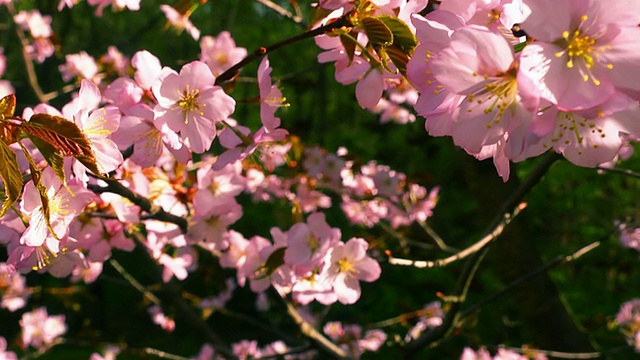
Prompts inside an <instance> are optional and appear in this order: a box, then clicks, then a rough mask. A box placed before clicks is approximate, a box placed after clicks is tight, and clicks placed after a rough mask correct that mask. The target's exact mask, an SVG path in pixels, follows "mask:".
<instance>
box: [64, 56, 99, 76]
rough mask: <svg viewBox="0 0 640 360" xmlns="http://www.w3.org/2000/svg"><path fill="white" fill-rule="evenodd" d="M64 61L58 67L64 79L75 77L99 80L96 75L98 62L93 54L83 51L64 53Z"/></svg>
mask: <svg viewBox="0 0 640 360" xmlns="http://www.w3.org/2000/svg"><path fill="white" fill-rule="evenodd" d="M65 61H66V62H65V64H64V65H60V66H59V67H58V69H59V70H60V73H61V74H62V79H63V80H64V81H69V80H71V79H74V78H76V77H80V78H84V79H89V80H92V81H98V80H99V79H98V78H97V77H96V76H97V75H98V64H97V63H96V60H95V59H94V58H93V56H90V55H89V54H87V53H86V52H85V51H81V52H79V53H77V54H69V55H65Z"/></svg>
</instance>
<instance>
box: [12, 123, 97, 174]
mask: <svg viewBox="0 0 640 360" xmlns="http://www.w3.org/2000/svg"><path fill="white" fill-rule="evenodd" d="M20 129H21V130H22V131H23V132H25V133H27V134H28V135H30V137H31V138H33V137H37V138H39V139H41V140H43V141H44V142H46V143H48V144H49V145H51V146H52V147H53V148H54V149H55V152H57V153H58V154H59V155H61V156H73V157H74V158H75V159H76V160H78V161H80V162H81V163H82V165H84V166H86V167H87V169H89V170H90V171H91V172H93V173H94V174H96V175H101V173H100V170H99V169H98V165H97V163H96V161H97V160H96V157H95V154H94V153H93V151H92V150H91V142H90V141H89V139H88V138H87V137H86V136H85V134H84V133H83V132H82V130H80V128H79V127H78V126H77V125H76V124H75V123H73V122H71V121H69V120H67V119H65V118H62V117H59V116H53V115H49V114H34V115H33V116H31V119H30V120H29V121H28V122H23V123H21V125H20ZM50 164H51V163H50ZM51 165H52V166H53V164H51Z"/></svg>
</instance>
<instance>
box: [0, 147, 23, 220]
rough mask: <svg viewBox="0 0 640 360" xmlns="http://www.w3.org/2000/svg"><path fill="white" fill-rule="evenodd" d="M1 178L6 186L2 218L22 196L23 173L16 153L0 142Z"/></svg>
mask: <svg viewBox="0 0 640 360" xmlns="http://www.w3.org/2000/svg"><path fill="white" fill-rule="evenodd" d="M0 177H1V178H2V183H3V184H4V195H5V198H4V202H3V203H2V209H0V217H2V216H4V214H5V213H6V212H7V210H8V209H9V208H10V207H11V206H12V205H13V204H14V203H15V202H16V201H18V199H19V198H20V195H22V185H23V184H22V173H21V172H20V166H19V165H18V158H17V157H16V153H15V152H14V151H13V150H11V148H10V147H9V145H7V144H6V143H5V142H4V141H1V140H0Z"/></svg>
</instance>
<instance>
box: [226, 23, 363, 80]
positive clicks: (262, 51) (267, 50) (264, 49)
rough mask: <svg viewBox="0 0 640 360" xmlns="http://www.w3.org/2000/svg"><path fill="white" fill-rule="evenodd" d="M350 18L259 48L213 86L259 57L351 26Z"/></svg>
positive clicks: (230, 77)
mask: <svg viewBox="0 0 640 360" xmlns="http://www.w3.org/2000/svg"><path fill="white" fill-rule="evenodd" d="M350 16H351V14H350V13H348V14H345V15H343V16H342V17H340V18H338V19H336V21H334V22H331V23H328V24H326V25H323V26H320V27H318V28H315V29H313V30H310V31H307V32H305V33H302V34H299V35H296V36H294V37H292V38H289V39H286V40H283V41H281V42H279V43H276V44H274V45H271V46H268V47H261V48H259V49H257V50H255V51H254V52H253V53H251V54H249V55H247V56H246V57H245V58H244V59H242V60H240V62H239V63H237V64H235V65H233V66H232V67H230V68H229V69H227V70H226V71H225V72H223V73H222V74H220V76H218V77H217V78H216V82H215V85H218V86H220V85H222V84H223V83H225V82H226V81H229V80H231V79H232V78H233V77H234V76H236V75H237V74H238V72H239V71H240V69H242V68H243V67H245V66H246V65H247V64H250V63H251V62H253V61H255V60H257V59H260V58H261V57H263V56H264V55H266V54H268V53H270V52H272V51H275V50H278V49H280V48H281V47H284V46H287V45H290V44H293V43H295V42H298V41H300V40H304V39H309V38H313V37H316V36H318V35H322V34H324V33H326V32H328V31H331V30H335V29H339V28H341V27H345V26H353V24H351V21H350V20H349V17H350Z"/></svg>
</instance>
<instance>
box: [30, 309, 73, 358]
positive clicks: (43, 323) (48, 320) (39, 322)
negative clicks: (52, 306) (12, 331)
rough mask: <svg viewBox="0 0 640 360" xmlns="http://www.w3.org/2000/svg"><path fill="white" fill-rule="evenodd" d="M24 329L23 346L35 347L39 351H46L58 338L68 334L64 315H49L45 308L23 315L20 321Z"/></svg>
mask: <svg viewBox="0 0 640 360" xmlns="http://www.w3.org/2000/svg"><path fill="white" fill-rule="evenodd" d="M20 327H21V328H22V344H23V346H24V347H25V348H26V347H27V346H33V347H34V348H36V349H38V350H45V349H46V348H47V347H48V346H49V345H51V344H52V343H53V342H54V341H55V340H56V339H57V338H58V337H60V336H61V335H63V334H64V333H65V332H67V325H66V324H65V316H64V315H52V316H49V314H47V309H46V308H44V307H40V308H37V309H36V310H33V311H31V312H27V313H24V314H22V319H21V320H20Z"/></svg>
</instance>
